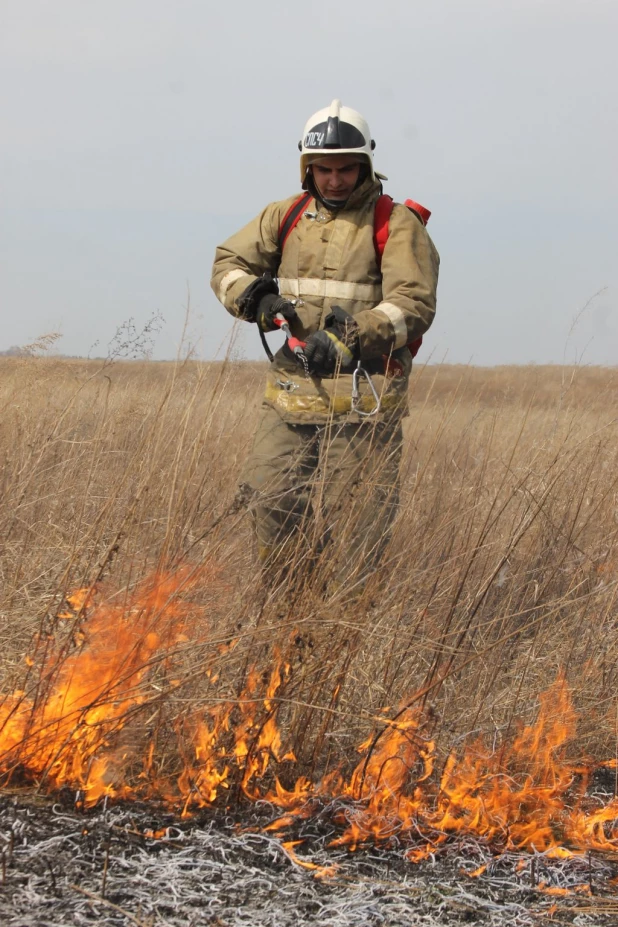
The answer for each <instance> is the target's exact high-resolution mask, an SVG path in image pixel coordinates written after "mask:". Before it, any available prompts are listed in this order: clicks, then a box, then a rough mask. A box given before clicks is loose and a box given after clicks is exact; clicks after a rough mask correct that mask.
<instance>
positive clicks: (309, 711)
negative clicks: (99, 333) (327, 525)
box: [0, 357, 618, 771]
mask: <svg viewBox="0 0 618 927" xmlns="http://www.w3.org/2000/svg"><path fill="white" fill-rule="evenodd" d="M263 374H264V366H263V365H261V364H241V363H235V362H226V363H221V364H200V363H197V362H194V361H188V362H185V363H178V364H163V363H152V362H121V363H116V364H114V365H112V366H104V365H101V364H97V363H96V362H86V361H70V360H56V359H53V358H36V357H29V358H10V359H9V358H6V359H2V360H1V361H0V453H1V454H2V476H1V499H0V537H1V538H2V548H1V553H0V586H1V588H0V640H1V646H2V663H1V671H2V677H3V682H2V690H3V691H4V692H5V693H6V692H10V691H11V690H13V689H14V688H25V689H26V690H27V691H28V692H29V693H30V694H32V693H33V692H35V691H38V689H37V687H39V689H40V682H41V677H40V676H37V672H36V670H37V667H39V663H40V658H41V648H42V647H43V648H45V647H47V648H49V641H50V640H53V641H54V647H55V648H57V651H55V652H57V653H58V654H61V655H64V654H66V653H68V652H71V648H75V646H78V644H79V639H78V638H76V635H75V627H76V622H73V623H71V624H70V626H67V624H66V622H65V623H64V624H63V622H62V620H60V619H58V618H57V615H58V612H59V611H60V610H61V609H62V606H63V602H64V600H65V597H66V595H67V593H69V592H70V591H71V590H73V589H75V588H79V587H84V586H86V587H91V586H93V585H95V584H96V586H97V588H98V589H99V595H100V596H102V597H107V598H109V600H110V601H111V602H114V603H116V604H118V603H122V602H126V603H128V604H127V608H129V606H130V603H131V601H132V600H131V596H132V595H133V591H134V590H135V588H136V586H137V585H138V584H139V583H140V582H142V581H143V580H144V578H145V577H147V576H149V575H152V573H153V571H161V570H172V571H174V570H178V569H179V568H181V567H188V568H189V570H191V569H198V568H202V567H204V568H205V569H204V571H203V572H202V573H200V574H195V575H193V577H192V575H191V573H190V572H189V573H188V574H187V573H182V574H179V576H182V577H183V578H182V579H179V581H178V584H177V585H178V589H177V592H174V593H173V594H172V595H171V596H170V597H169V598H170V599H174V598H179V599H180V600H188V599H190V600H191V603H192V609H193V610H192V612H191V623H190V625H189V638H190V640H189V641H188V642H186V643H185V644H183V645H182V646H181V645H179V644H178V643H177V642H176V643H175V644H174V647H173V649H174V657H173V660H172V658H171V656H170V651H169V649H168V651H167V653H166V660H165V661H163V660H162V661H161V662H160V663H159V665H158V666H156V667H155V669H154V670H153V673H154V677H153V678H154V682H152V687H153V688H152V690H151V695H149V697H148V699H149V704H148V705H146V709H147V711H146V712H145V713H142V714H138V715H137V716H136V717H137V721H136V723H135V728H136V730H137V731H138V732H139V731H140V730H142V729H143V730H145V729H146V727H147V726H148V725H152V723H153V722H152V717H153V715H152V711H153V710H156V711H157V712H159V718H161V716H162V713H164V714H165V721H164V722H161V723H160V730H162V731H163V730H169V729H171V728H172V727H174V725H176V726H177V724H178V721H179V719H182V717H183V716H184V715H185V714H186V712H187V709H188V707H189V706H190V707H191V708H192V709H193V708H194V707H195V706H196V705H199V704H204V705H211V704H213V702H216V701H217V700H218V699H221V698H225V697H228V696H229V695H230V694H231V695H234V694H236V693H238V692H239V691H240V690H241V689H242V686H243V680H244V678H245V673H246V670H247V667H248V665H249V664H250V663H255V662H258V664H259V665H263V666H268V665H269V663H270V661H271V660H272V656H271V653H272V648H273V646H274V645H278V646H279V648H280V649H281V650H282V651H283V653H284V657H285V659H286V660H287V661H288V662H289V663H290V665H291V675H290V678H289V680H288V681H287V683H285V685H284V686H283V688H282V689H281V691H280V695H281V697H282V698H283V699H284V700H285V704H286V709H285V712H284V713H283V717H282V720H283V723H284V735H285V736H286V737H287V739H288V741H289V743H290V745H291V746H293V747H294V749H295V751H296V753H297V756H298V757H299V761H300V764H301V766H302V768H303V769H306V770H308V771H309V770H322V769H324V768H325V767H326V766H327V765H332V763H333V762H338V761H339V760H340V759H341V757H345V758H347V759H348V760H351V761H353V759H354V749H353V747H354V745H355V744H356V743H358V742H359V740H360V739H362V738H363V737H364V736H366V735H367V733H368V731H369V730H371V728H372V727H373V725H374V723H375V722H374V720H373V719H374V718H375V714H376V712H378V711H379V710H380V709H381V708H383V707H384V706H385V705H390V706H398V705H400V704H401V703H402V700H404V701H405V700H406V699H408V700H410V698H412V697H413V696H415V694H416V700H417V702H418V703H419V704H423V705H424V707H425V710H426V717H427V729H428V730H430V731H431V733H433V735H434V736H436V737H437V738H438V743H439V746H440V749H441V750H443V751H446V750H448V749H450V748H451V747H452V745H453V744H454V743H456V742H458V741H460V739H461V738H463V737H464V736H465V735H468V734H470V732H472V731H483V732H485V733H487V734H489V735H490V736H496V737H497V738H500V737H504V736H507V735H508V733H509V732H510V730H511V729H512V726H513V724H514V722H515V720H516V719H521V718H523V719H526V720H527V719H529V718H530V717H531V714H532V713H533V711H534V710H535V705H536V698H537V695H538V693H539V692H540V691H541V690H544V689H545V688H546V687H547V686H548V684H549V683H550V682H551V681H553V679H554V678H555V677H556V675H557V673H558V672H559V671H560V670H563V671H564V672H565V673H566V677H567V679H568V681H569V683H570V685H571V686H572V688H573V692H574V698H575V703H576V706H577V707H578V709H579V710H580V712H581V719H580V728H579V740H578V744H577V749H578V750H580V751H581V752H590V753H592V754H594V755H596V756H597V757H599V758H601V757H603V758H605V757H607V756H610V757H611V756H613V755H614V754H615V751H616V742H617V741H616V730H617V726H618V701H617V697H616V683H617V662H616V661H617V658H618V635H617V633H616V623H617V620H618V603H617V598H616V596H617V590H618V541H617V530H618V466H617V464H618V442H617V441H616V437H617V430H618V428H617V420H616V417H615V396H616V388H617V386H618V371H616V370H610V369H586V368H583V369H570V368H569V369H567V368H557V367H527V368H523V367H519V368H517V367H513V368H497V369H491V370H485V369H479V368H464V367H453V366H440V367H430V368H420V367H419V368H418V369H417V371H416V373H415V376H414V380H413V386H412V414H411V416H410V418H409V419H408V420H407V423H406V429H405V434H406V444H405V451H404V464H403V471H402V473H403V480H402V499H401V509H400V514H399V516H398V520H397V523H396V527H395V531H394V535H393V538H392V541H391V544H390V547H389V553H388V557H387V560H386V562H385V563H384V565H383V567H382V568H381V570H380V574H379V575H378V576H375V577H373V578H372V579H371V580H370V582H369V583H368V585H367V587H366V588H365V589H364V591H363V592H362V594H361V595H360V596H359V597H358V598H357V599H356V600H355V601H352V602H350V601H348V600H347V599H346V596H345V595H344V593H342V591H341V590H340V591H338V592H337V591H332V592H330V593H324V592H323V591H322V589H323V585H324V583H323V582H322V580H324V579H325V578H327V576H328V575H329V572H330V570H331V567H332V563H333V561H334V560H336V559H337V556H338V554H337V550H336V549H334V550H331V551H330V552H329V554H328V558H325V559H324V560H323V562H322V563H321V564H318V567H317V568H316V570H315V571H314V572H313V573H312V574H309V573H308V571H307V570H306V568H305V565H304V564H303V562H302V561H301V562H300V563H298V564H297V570H296V579H295V580H294V581H287V582H283V583H282V584H280V585H279V586H278V587H276V588H274V589H273V588H269V587H267V586H264V585H263V584H262V582H261V580H260V577H259V572H258V570H257V568H256V566H255V563H254V556H253V544H252V536H251V525H250V519H249V518H248V517H247V513H246V510H245V509H244V508H240V509H239V510H238V511H236V508H235V506H234V497H235V493H236V484H237V479H238V474H239V471H240V467H241V464H242V462H243V460H244V458H245V456H246V454H247V452H248V449H249V446H250V441H251V436H252V432H253V429H254V426H255V420H256V414H257V410H258V407H259V402H260V395H261V389H262V378H263ZM346 543H348V541H347V540H346ZM165 607H166V606H165V604H164V605H162V606H161V610H163V611H164V610H165ZM79 620H80V619H79V617H78V618H77V619H76V621H77V623H79ZM86 624H87V622H86ZM35 635H37V637H36V642H35V643H34V644H33V640H34V638H35ZM232 639H233V640H234V642H235V644H234V646H233V648H232V649H231V650H229V651H228V652H227V653H223V650H224V648H223V647H222V643H223V642H229V641H230V640H232ZM170 647H171V645H170ZM28 653H30V654H31V655H32V656H34V659H35V668H34V670H30V671H27V670H26V669H25V668H24V657H25V656H26V655H27V654H28ZM41 659H42V658H41ZM58 659H61V657H59V658H58ZM170 661H172V662H171V663H170ZM155 662H156V661H155ZM172 664H173V668H172V669H170V666H172ZM206 669H208V670H209V671H210V675H209V676H207V675H206V674H205V670H206ZM39 672H40V669H39ZM157 674H158V675H157ZM170 674H173V675H174V677H175V678H174V685H173V687H172V686H167V685H166V679H168V678H169V676H170ZM215 678H216V680H217V681H216V684H214V683H213V681H212V680H213V679H215ZM48 681H49V680H48ZM161 693H163V694H161ZM150 703H152V704H150ZM146 716H148V717H146ZM140 725H141V727H140ZM134 736H139V733H137V734H134ZM144 736H145V735H144ZM157 749H158V750H159V752H160V757H159V759H158V762H159V763H160V764H161V766H164V765H165V763H166V762H167V761H168V760H167V759H166V741H165V737H164V736H163V735H161V738H160V740H159V742H158V748H157Z"/></svg>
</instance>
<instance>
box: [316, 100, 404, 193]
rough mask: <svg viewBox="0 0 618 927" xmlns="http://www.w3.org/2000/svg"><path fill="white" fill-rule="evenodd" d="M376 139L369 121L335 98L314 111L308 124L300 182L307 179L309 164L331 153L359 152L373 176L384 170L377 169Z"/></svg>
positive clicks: (350, 153) (381, 176)
mask: <svg viewBox="0 0 618 927" xmlns="http://www.w3.org/2000/svg"><path fill="white" fill-rule="evenodd" d="M375 147H376V143H375V142H374V140H373V139H372V138H371V132H370V131H369V126H368V125H367V121H366V120H365V119H363V117H362V116H361V114H360V113H357V112H356V110H355V109H350V107H349V106H342V105H341V100H333V102H332V103H331V105H330V106H328V107H326V109H321V110H319V111H318V112H317V113H314V114H313V116H312V117H311V119H310V120H309V121H308V122H307V124H306V126H305V131H304V132H303V138H302V141H300V142H299V143H298V148H299V151H300V182H301V183H304V181H305V177H306V174H307V168H308V167H309V165H310V164H311V163H312V162H313V161H319V160H321V159H322V158H324V157H326V156H327V155H329V154H336V155H343V154H347V155H358V156H359V160H362V161H365V162H366V163H367V164H368V165H369V170H370V172H371V179H372V180H374V179H375V177H379V178H380V179H381V180H386V177H384V175H383V174H378V173H377V172H376V171H374V169H373V149H374V148H375Z"/></svg>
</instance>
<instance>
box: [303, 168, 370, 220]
mask: <svg viewBox="0 0 618 927" xmlns="http://www.w3.org/2000/svg"><path fill="white" fill-rule="evenodd" d="M381 193H382V184H381V183H380V181H379V180H372V179H371V177H368V178H367V179H366V180H364V181H363V183H362V184H361V185H360V187H357V188H356V190H353V191H352V193H351V194H350V196H349V197H348V199H347V201H346V204H345V206H342V207H341V209H329V208H328V206H326V205H325V204H324V203H323V202H322V200H320V199H318V200H317V202H318V204H319V206H320V208H321V209H322V210H323V211H324V212H326V213H328V214H329V215H331V216H338V215H340V214H341V213H344V212H347V211H348V210H349V209H358V208H359V206H362V205H364V204H365V203H373V202H375V200H377V198H378V197H379V196H380V194H381Z"/></svg>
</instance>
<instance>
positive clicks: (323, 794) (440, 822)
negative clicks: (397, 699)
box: [0, 571, 618, 876]
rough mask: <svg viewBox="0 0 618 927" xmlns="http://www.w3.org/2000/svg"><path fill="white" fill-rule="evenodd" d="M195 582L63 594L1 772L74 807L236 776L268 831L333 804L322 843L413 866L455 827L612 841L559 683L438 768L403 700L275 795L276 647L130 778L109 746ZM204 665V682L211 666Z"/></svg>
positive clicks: (537, 839)
mask: <svg viewBox="0 0 618 927" xmlns="http://www.w3.org/2000/svg"><path fill="white" fill-rule="evenodd" d="M199 578H203V574H201V575H200V573H196V574H189V573H188V572H186V573H183V572H182V571H181V572H180V573H176V574H173V575H172V574H169V575H168V574H166V575H156V576H154V577H152V578H151V579H150V580H149V581H147V582H145V583H143V584H142V585H141V586H140V587H139V588H138V589H137V590H136V591H135V593H134V594H133V595H132V596H131V597H130V600H129V601H128V602H124V603H123V604H122V605H120V604H119V605H110V604H104V603H97V601H96V596H93V593H92V591H91V590H80V591H79V592H78V593H76V594H75V595H74V596H72V597H71V598H70V600H69V606H70V610H68V611H66V612H64V613H63V614H62V617H63V619H65V620H69V619H72V620H73V621H74V622H75V623H76V627H75V629H74V631H75V636H76V639H77V640H78V641H79V643H78V645H77V646H75V647H74V648H73V649H72V650H71V651H67V652H66V653H63V652H60V651H58V650H54V649H52V650H51V651H50V652H48V653H47V654H46V660H45V662H44V665H43V671H42V674H41V685H40V686H39V690H38V691H37V692H36V693H35V694H34V695H28V696H26V695H25V694H24V693H23V692H15V693H13V695H12V696H10V697H8V698H6V699H5V700H4V702H3V704H2V705H1V706H0V775H2V776H3V777H4V780H5V781H8V780H9V779H11V777H13V778H16V777H17V775H19V776H20V777H21V778H22V780H23V779H26V780H27V781H29V782H35V783H37V784H39V785H43V786H44V787H45V788H46V789H48V790H53V789H57V788H59V787H61V786H64V785H67V786H70V787H71V788H73V789H78V790H80V792H81V794H82V796H83V804H84V805H92V804H94V803H95V802H97V801H98V800H99V799H100V798H101V797H102V796H110V797H120V796H122V797H125V798H129V797H136V796H139V797H150V798H159V799H162V800H164V801H165V802H167V803H168V804H170V805H172V806H174V807H178V808H180V809H182V813H183V814H185V815H186V814H190V813H192V812H194V811H195V810H196V809H198V808H203V807H207V806H210V805H213V804H214V803H215V802H216V801H217V800H219V799H220V798H221V796H222V795H224V794H225V793H226V792H227V790H229V789H230V788H231V787H232V786H235V787H237V789H238V790H239V792H240V793H242V794H243V795H244V796H245V798H246V799H248V800H250V801H254V802H255V801H261V800H264V801H267V802H270V803H272V805H274V806H275V807H276V808H279V809H280V810H281V812H283V814H282V816H281V817H279V818H278V819H277V820H276V821H274V822H273V823H272V824H270V825H269V826H268V827H267V828H266V829H268V830H271V831H274V832H277V833H280V832H282V831H285V830H286V829H288V828H289V827H290V826H292V825H293V824H294V823H295V822H297V821H299V820H302V819H306V818H308V817H310V816H311V815H312V814H314V813H315V812H316V809H317V808H318V806H319V805H321V804H322V805H323V804H324V803H327V802H331V801H333V800H334V799H339V800H343V801H340V803H339V804H338V806H337V807H338V808H339V810H338V811H336V812H335V815H336V817H335V820H336V821H337V822H338V823H339V824H340V825H341V834H340V836H339V837H338V838H337V839H336V840H335V841H333V844H334V845H339V846H346V847H348V848H349V849H350V850H354V849H355V848H356V847H358V846H360V845H363V844H366V843H381V844H386V843H388V842H389V841H391V840H394V839H395V838H396V839H397V840H398V841H399V842H402V841H403V842H407V844H408V850H407V857H408V859H410V860H411V861H420V860H422V859H425V858H427V857H428V856H429V855H431V854H432V853H435V852H436V851H437V850H439V848H440V847H441V846H443V845H444V844H445V843H446V841H447V840H448V839H449V838H450V837H452V836H454V835H455V836H456V835H474V836H476V837H477V838H480V839H482V840H483V841H484V842H486V843H487V844H488V845H489V846H490V847H491V848H493V849H495V850H496V851H505V850H534V851H536V852H544V853H546V855H547V856H552V857H564V858H566V857H569V856H572V855H576V854H581V853H582V852H584V851H586V850H588V849H599V850H603V851H606V852H612V853H614V852H617V851H618V798H614V799H612V800H610V801H609V802H608V803H607V804H606V805H605V806H604V807H601V808H595V809H593V810H590V809H589V808H588V807H587V804H586V788H587V784H588V781H589V776H590V773H591V769H589V768H588V767H586V766H585V765H581V764H579V765H577V764H573V763H571V762H569V761H568V760H567V759H566V747H567V745H568V744H569V743H570V742H571V741H572V739H573V737H574V735H575V729H576V714H575V711H574V709H573V705H572V702H571V697H570V693H569V690H568V687H567V685H566V682H565V680H564V679H563V678H559V679H558V680H557V681H556V682H555V683H554V685H553V686H551V687H550V688H549V689H548V691H547V692H546V693H544V694H543V695H542V696H541V697H540V704H539V711H538V717H537V719H536V721H535V722H534V723H533V724H530V725H527V726H521V727H520V729H519V731H518V733H517V734H516V736H515V737H514V738H513V739H512V740H511V741H508V742H505V743H504V744H503V745H502V747H501V749H499V750H497V751H496V750H494V749H491V748H489V747H488V746H487V745H486V744H485V743H484V741H483V740H482V739H477V740H475V741H473V742H471V743H469V744H467V746H465V747H464V748H463V749H462V750H461V751H459V752H458V751H453V752H452V753H451V754H450V755H449V756H448V757H447V758H446V761H445V762H444V764H443V768H442V772H441V775H440V776H439V777H438V776H437V774H436V764H437V761H438V757H437V751H436V745H435V744H434V743H433V742H432V741H431V740H428V739H426V738H425V737H424V736H423V734H422V726H423V719H422V717H421V714H420V712H418V711H416V710H415V709H411V708H408V709H405V710H402V711H401V712H400V713H399V714H398V715H397V716H396V717H395V719H393V720H388V719H385V718H384V717H378V718H376V723H377V724H378V727H379V728H380V729H381V733H380V734H379V735H375V736H373V737H371V738H369V739H367V740H366V741H365V742H364V743H363V744H361V746H360V748H359V752H360V754H361V759H360V761H359V762H358V763H357V764H356V767H355V768H354V769H353V770H352V772H351V773H350V774H348V775H346V774H345V773H344V772H343V771H342V770H341V769H336V770H334V771H331V772H329V773H328V774H327V775H325V776H324V778H323V779H321V780H319V781H312V780H310V779H308V778H306V777H304V776H302V775H299V776H298V777H297V778H296V780H295V782H294V785H293V787H292V788H290V789H286V788H284V786H283V785H282V784H281V781H280V780H279V778H278V777H277V776H276V774H275V773H276V768H277V767H279V766H280V765H281V764H283V763H286V764H293V763H294V762H295V761H296V760H295V757H294V755H293V754H292V753H291V752H289V751H288V752H286V750H285V748H284V746H283V738H282V733H281V729H280V726H279V723H278V711H279V706H280V704H281V698H282V695H283V694H284V692H285V686H286V684H287V682H288V680H289V678H290V673H291V670H290V667H289V666H288V665H287V664H286V663H285V662H284V661H283V659H282V658H281V656H280V655H276V657H275V660H274V663H273V665H272V667H271V669H270V672H269V673H268V674H267V675H266V676H264V674H261V673H259V672H258V670H257V669H256V668H253V669H251V670H250V671H249V672H248V675H247V681H246V684H245V687H244V690H243V692H242V693H241V695H240V696H239V698H237V699H230V700H228V701H223V702H220V703H218V704H216V705H214V706H212V707H210V708H209V709H208V710H201V711H200V712H197V713H196V712H194V713H193V714H191V713H189V714H187V715H186V716H185V717H184V718H183V720H182V722H181V723H178V725H177V728H176V737H177V740H178V757H179V758H180V759H181V760H182V764H181V766H180V767H179V772H178V773H177V774H176V773H175V774H174V775H173V776H171V777H170V776H168V778H167V779H164V778H163V777H162V776H161V775H159V774H158V773H157V772H156V770H155V757H154V752H155V746H154V744H153V742H150V743H147V744H145V745H144V746H143V753H144V756H143V758H142V759H141V761H140V762H141V766H142V772H141V773H140V774H139V776H137V777H136V776H135V774H134V769H135V763H136V761H137V760H139V756H138V753H139V750H140V749H141V745H140V744H139V743H138V745H137V746H136V745H132V747H131V748H129V746H128V745H123V742H122V741H123V737H122V731H123V729H124V728H125V727H126V725H127V724H128V723H129V720H130V719H131V717H132V716H133V715H134V714H135V712H136V710H137V709H139V708H140V706H143V705H144V704H146V703H147V702H148V700H151V699H152V689H151V687H150V685H151V670H152V667H153V666H154V665H155V664H156V665H158V666H161V665H162V662H161V661H162V660H163V661H165V659H166V654H168V653H169V652H171V650H173V648H175V647H178V646H179V644H181V643H182V642H183V641H186V640H187V639H188V636H187V622H188V618H189V617H190V616H191V615H192V614H193V612H192V606H191V604H190V603H187V602H185V601H184V600H183V599H182V598H181V597H180V596H179V595H178V592H179V591H180V590H184V589H188V588H190V587H191V585H192V584H194V582H196V581H197V579H199ZM76 613H77V616H76ZM83 617H85V618H86V619H87V620H85V621H84V622H83V624H82V623H81V618H83ZM231 646H233V644H232V645H231ZM35 656H36V655H35ZM163 665H164V664H163ZM206 672H207V673H208V674H209V678H210V679H211V680H214V679H216V676H217V674H216V672H215V671H211V670H207V671H206ZM177 684H178V680H174V679H173V680H171V681H169V682H168V683H167V685H169V686H170V687H172V686H174V685H177ZM125 739H126V738H125ZM289 768H290V767H288V769H289ZM295 846H296V843H294V842H289V841H288V842H287V843H286V844H285V845H284V849H285V852H287V853H288V855H290V858H293V859H294V861H295V862H297V863H298V864H299V865H305V863H304V862H301V861H299V860H298V858H297V857H296V854H295V850H294V847H295ZM484 868H485V867H484V866H480V867H479V868H478V869H477V870H475V872H473V873H470V875H471V876H478V875H480V874H481V873H482V872H483V871H484ZM318 870H319V872H320V873H321V874H324V873H325V872H326V870H325V869H324V871H322V870H323V867H317V869H316V870H315V871H316V872H318Z"/></svg>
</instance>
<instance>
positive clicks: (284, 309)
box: [255, 293, 298, 332]
mask: <svg viewBox="0 0 618 927" xmlns="http://www.w3.org/2000/svg"><path fill="white" fill-rule="evenodd" d="M276 315H282V316H283V318H284V319H285V321H286V322H288V323H289V322H294V320H295V319H297V318H298V316H297V315H296V309H295V308H294V306H293V305H292V303H291V302H290V301H289V299H283V297H282V296H279V295H278V294H276V293H267V294H266V296H262V298H261V300H260V302H259V304H258V307H257V313H256V317H255V321H256V322H257V323H258V325H259V326H260V328H261V329H262V331H263V332H274V331H275V329H277V328H278V325H276V324H275V316H276Z"/></svg>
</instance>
